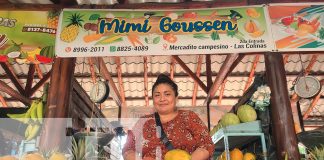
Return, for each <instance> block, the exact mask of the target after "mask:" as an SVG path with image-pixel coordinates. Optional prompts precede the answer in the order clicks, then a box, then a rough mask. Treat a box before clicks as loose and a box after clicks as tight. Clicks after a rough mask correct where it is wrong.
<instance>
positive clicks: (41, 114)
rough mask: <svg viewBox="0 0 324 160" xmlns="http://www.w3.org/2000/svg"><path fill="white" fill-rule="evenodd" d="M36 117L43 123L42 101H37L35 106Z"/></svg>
mask: <svg viewBox="0 0 324 160" xmlns="http://www.w3.org/2000/svg"><path fill="white" fill-rule="evenodd" d="M36 110H37V111H36V113H37V119H38V122H39V123H41V124H42V123H43V116H44V103H43V102H42V101H39V102H38V104H37V108H36Z"/></svg>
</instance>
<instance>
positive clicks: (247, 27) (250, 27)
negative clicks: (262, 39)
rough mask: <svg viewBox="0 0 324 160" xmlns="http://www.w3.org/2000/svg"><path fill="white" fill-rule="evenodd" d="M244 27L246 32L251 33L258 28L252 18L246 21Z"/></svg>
mask: <svg viewBox="0 0 324 160" xmlns="http://www.w3.org/2000/svg"><path fill="white" fill-rule="evenodd" d="M244 28H245V31H246V32H248V33H253V32H255V31H258V30H259V28H258V26H257V25H256V23H255V22H254V21H253V20H249V21H248V22H246V23H245V26H244Z"/></svg>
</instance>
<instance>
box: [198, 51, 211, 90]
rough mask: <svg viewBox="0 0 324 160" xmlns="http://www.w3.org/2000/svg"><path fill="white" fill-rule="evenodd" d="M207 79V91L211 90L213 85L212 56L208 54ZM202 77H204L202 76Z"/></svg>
mask: <svg viewBox="0 0 324 160" xmlns="http://www.w3.org/2000/svg"><path fill="white" fill-rule="evenodd" d="M205 57H206V79H207V91H209V90H210V87H211V86H212V85H213V77H212V76H213V73H212V71H211V55H210V54H206V55H205ZM200 76H202V75H201V74H200Z"/></svg>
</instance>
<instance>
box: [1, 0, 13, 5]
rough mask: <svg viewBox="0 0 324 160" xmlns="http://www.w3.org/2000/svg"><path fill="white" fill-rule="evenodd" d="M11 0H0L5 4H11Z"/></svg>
mask: <svg viewBox="0 0 324 160" xmlns="http://www.w3.org/2000/svg"><path fill="white" fill-rule="evenodd" d="M10 3H11V2H10V1H9V0H0V4H1V5H4V4H10Z"/></svg>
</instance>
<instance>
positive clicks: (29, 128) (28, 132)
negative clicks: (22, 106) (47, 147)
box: [25, 124, 33, 138]
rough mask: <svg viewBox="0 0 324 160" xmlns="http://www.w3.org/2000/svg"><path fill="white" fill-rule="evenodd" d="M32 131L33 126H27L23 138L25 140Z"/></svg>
mask: <svg viewBox="0 0 324 160" xmlns="http://www.w3.org/2000/svg"><path fill="white" fill-rule="evenodd" d="M32 129H33V126H32V125H31V124H30V125H28V126H27V128H26V130H25V138H27V137H28V136H29V134H30V131H31V130H32Z"/></svg>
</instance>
